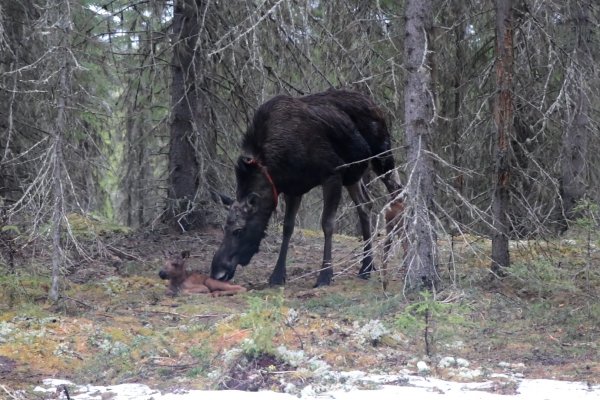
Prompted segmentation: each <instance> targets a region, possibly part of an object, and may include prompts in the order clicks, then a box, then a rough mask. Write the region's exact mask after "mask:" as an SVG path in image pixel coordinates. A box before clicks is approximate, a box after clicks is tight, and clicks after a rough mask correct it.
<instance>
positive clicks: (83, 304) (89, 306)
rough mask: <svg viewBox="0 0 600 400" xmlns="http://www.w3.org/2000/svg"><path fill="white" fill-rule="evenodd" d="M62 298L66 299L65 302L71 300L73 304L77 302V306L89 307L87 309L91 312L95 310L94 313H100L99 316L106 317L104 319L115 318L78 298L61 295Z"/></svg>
mask: <svg viewBox="0 0 600 400" xmlns="http://www.w3.org/2000/svg"><path fill="white" fill-rule="evenodd" d="M60 298H62V299H65V300H71V301H72V302H75V303H77V304H80V305H82V306H84V307H87V308H89V309H90V310H94V312H96V313H98V314H100V315H102V316H104V317H109V318H114V316H113V315H110V314H106V313H103V312H101V311H99V310H98V309H97V308H96V307H94V306H93V305H91V304H88V303H86V302H85V301H82V300H79V299H76V298H74V297H70V296H67V295H65V294H61V295H60Z"/></svg>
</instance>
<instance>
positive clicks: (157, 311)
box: [138, 309, 226, 318]
mask: <svg viewBox="0 0 600 400" xmlns="http://www.w3.org/2000/svg"><path fill="white" fill-rule="evenodd" d="M138 310H139V311H140V312H146V313H152V314H166V315H173V316H175V317H180V318H217V317H223V316H225V315H226V314H196V315H186V314H180V313H176V312H173V311H161V310H141V309H138Z"/></svg>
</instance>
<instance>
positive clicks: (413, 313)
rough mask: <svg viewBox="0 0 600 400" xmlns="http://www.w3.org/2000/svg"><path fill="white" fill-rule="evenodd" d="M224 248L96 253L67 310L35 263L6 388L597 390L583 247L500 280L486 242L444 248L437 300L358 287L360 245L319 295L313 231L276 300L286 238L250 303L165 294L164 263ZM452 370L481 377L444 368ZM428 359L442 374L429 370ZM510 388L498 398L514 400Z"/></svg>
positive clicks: (15, 307)
mask: <svg viewBox="0 0 600 400" xmlns="http://www.w3.org/2000/svg"><path fill="white" fill-rule="evenodd" d="M220 237H221V232H220V231H219V230H211V231H207V232H202V233H187V234H173V233H168V232H167V231H153V232H147V233H144V234H123V233H118V234H110V235H105V236H103V237H101V238H96V239H94V240H88V241H87V242H86V249H88V253H87V254H88V257H81V256H79V257H78V258H76V257H73V258H72V259H71V261H72V263H73V266H72V267H70V268H69V269H68V270H66V271H65V273H66V279H65V282H64V285H63V288H62V293H63V296H62V298H61V301H60V302H59V304H58V305H56V304H50V303H48V302H47V300H46V295H47V290H48V282H49V281H48V276H47V274H46V273H44V272H39V271H45V270H47V267H45V266H47V264H45V263H47V262H48V258H47V257H46V256H45V254H44V253H43V252H41V251H37V250H36V251H34V250H35V249H33V248H32V249H29V250H30V251H31V253H29V254H32V253H35V254H36V257H35V258H34V259H33V261H35V262H33V261H32V259H31V258H28V260H29V263H30V264H31V265H30V264H27V266H23V271H25V270H26V271H29V272H27V273H25V272H22V273H19V274H17V275H15V276H8V277H5V278H4V282H3V283H2V284H3V286H4V287H5V290H4V293H3V295H2V298H1V299H0V300H2V301H1V302H0V382H2V384H3V385H5V386H6V387H10V388H12V389H16V388H28V387H32V386H33V385H36V384H38V383H39V382H40V381H41V380H42V379H44V378H48V377H57V378H66V379H71V380H73V381H76V382H88V383H102V384H109V383H125V382H140V383H147V384H149V385H152V386H156V387H160V388H165V389H167V388H169V389H173V388H223V389H225V388H230V389H242V390H258V389H261V388H270V389H275V390H289V388H290V387H298V388H300V387H303V386H306V385H308V384H313V385H316V384H325V383H324V382H323V379H322V378H323V376H325V375H323V373H322V371H323V370H335V371H352V370H361V371H365V372H376V373H377V372H379V373H396V372H399V371H408V372H411V373H427V374H431V375H433V376H438V377H442V378H447V379H458V380H481V379H495V378H494V377H495V376H496V375H495V374H510V375H513V376H524V377H528V378H555V379H566V380H575V381H584V382H589V383H599V382H600V349H599V345H600V341H599V339H598V338H599V334H600V306H599V301H598V295H597V293H598V291H597V290H596V289H597V288H598V282H600V279H599V277H598V271H597V268H596V270H593V271H592V273H591V275H590V273H589V271H587V272H588V273H587V274H582V273H580V272H581V268H582V265H588V264H589V256H587V257H588V260H587V263H584V261H583V260H584V258H583V257H584V255H583V252H582V251H580V249H581V248H583V246H582V245H581V243H578V242H574V243H575V244H568V245H563V244H553V245H548V244H547V243H546V244H544V245H540V244H535V245H531V243H529V244H527V246H525V245H523V246H522V247H519V248H516V249H514V250H513V253H514V254H515V256H514V257H513V262H514V263H515V264H517V265H519V267H515V274H514V276H509V277H508V278H506V279H505V280H503V281H502V282H496V281H493V280H491V279H490V277H489V273H488V271H487V265H486V264H487V261H486V258H485V252H486V249H487V246H488V245H489V243H486V242H485V241H484V240H482V239H477V238H461V239H460V240H459V241H458V242H457V244H456V245H455V246H450V243H449V242H448V240H446V241H444V240H441V241H440V243H439V245H440V248H441V249H442V251H441V253H440V260H441V264H440V273H441V275H442V282H443V285H442V288H441V290H440V291H439V292H438V293H436V294H435V298H432V297H429V296H427V295H425V294H410V295H408V294H405V293H403V280H402V277H400V276H395V277H394V280H393V282H392V284H391V287H390V288H389V289H388V290H387V292H384V291H383V290H382V287H381V284H380V281H379V277H378V275H377V274H375V276H373V277H372V279H371V280H369V281H365V280H362V279H358V278H357V277H356V272H357V271H358V264H357V254H359V252H360V243H359V241H358V240H357V239H355V238H353V237H348V236H341V235H338V236H336V237H335V242H334V268H335V270H336V276H335V279H334V282H333V284H332V285H331V286H330V287H325V288H318V289H315V288H313V285H314V283H315V281H316V271H317V269H318V266H319V265H320V259H321V252H322V238H321V234H320V233H319V232H312V231H304V230H297V232H296V233H295V235H294V237H293V239H292V245H291V247H290V251H289V255H288V281H287V284H286V286H285V288H270V287H268V285H267V284H266V282H267V280H268V276H269V274H270V273H271V271H272V267H273V266H274V264H275V260H276V257H277V253H278V249H279V242H280V239H279V234H278V232H277V231H276V229H275V228H273V230H272V231H270V233H269V235H268V237H267V238H266V240H265V241H264V242H263V244H262V245H261V252H260V253H259V254H257V255H256V256H255V257H254V258H253V260H252V262H251V264H250V265H249V266H247V267H244V268H241V267H240V268H238V271H237V274H236V277H235V282H236V283H238V284H242V285H244V286H246V287H247V288H248V289H249V291H248V293H245V294H240V295H235V296H232V297H221V298H213V297H210V296H206V295H188V296H179V297H170V296H167V295H166V294H165V283H164V282H163V281H161V280H160V279H159V278H158V276H157V273H158V270H159V269H160V266H161V263H162V261H163V256H162V251H163V250H165V249H170V250H175V251H181V250H190V251H191V259H190V261H189V266H190V267H192V268H193V269H197V270H200V271H203V272H208V270H209V265H210V261H211V259H212V255H213V254H214V251H215V250H216V248H217V246H218V244H219V241H220ZM569 243H571V242H569ZM450 249H452V252H451V251H450ZM451 255H452V257H451ZM542 256H543V260H551V261H548V263H547V264H544V263H543V262H542V261H539V259H540V257H542ZM20 260H21V262H24V260H25V258H24V257H23V254H21V258H20ZM564 260H570V261H569V262H565V261H564ZM450 261H452V262H451V263H450ZM36 271H37V272H36ZM519 273H520V275H519ZM584 276H585V279H584ZM524 277H527V279H525V278H524ZM286 352H287V353H289V354H287V355H286V356H282V354H283V353H286ZM444 357H446V358H447V357H454V359H455V360H458V359H464V360H467V361H468V364H464V365H455V366H452V367H446V366H443V365H442V364H440V361H441V360H442V359H443V358H444ZM419 361H423V362H425V363H426V364H427V365H428V366H429V368H430V370H429V371H426V372H424V371H422V370H421V371H420V370H419V367H418V366H417V364H418V362H419ZM459 364H460V363H459ZM498 379H500V380H499V384H498V388H497V390H498V392H507V393H510V391H511V386H510V385H509V384H506V383H503V381H502V379H501V378H498Z"/></svg>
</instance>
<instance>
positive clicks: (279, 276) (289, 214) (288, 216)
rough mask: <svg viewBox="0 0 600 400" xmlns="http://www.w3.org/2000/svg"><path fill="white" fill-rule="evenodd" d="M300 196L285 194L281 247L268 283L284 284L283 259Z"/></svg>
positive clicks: (294, 222) (292, 228)
mask: <svg viewBox="0 0 600 400" xmlns="http://www.w3.org/2000/svg"><path fill="white" fill-rule="evenodd" d="M301 200H302V196H289V195H285V217H284V220H283V238H282V240H281V249H280V250H279V257H277V264H275V269H274V270H273V273H272V274H271V277H270V278H269V285H271V286H276V285H284V284H285V278H286V272H285V261H286V258H287V251H288V247H289V245H290V238H291V237H292V233H294V226H295V224H296V214H298V208H300V202H301Z"/></svg>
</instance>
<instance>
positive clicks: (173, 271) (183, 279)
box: [158, 251, 246, 296]
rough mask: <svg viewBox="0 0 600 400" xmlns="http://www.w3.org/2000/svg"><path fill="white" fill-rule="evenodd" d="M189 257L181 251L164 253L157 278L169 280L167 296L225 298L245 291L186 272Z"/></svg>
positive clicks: (192, 272)
mask: <svg viewBox="0 0 600 400" xmlns="http://www.w3.org/2000/svg"><path fill="white" fill-rule="evenodd" d="M189 255H190V252H189V251H183V252H182V253H181V254H171V253H169V252H165V257H166V260H165V265H164V267H163V269H161V270H160V272H159V273H158V276H159V277H160V278H161V279H165V280H166V279H168V280H169V287H168V289H167V293H168V294H171V295H173V296H175V295H177V294H179V293H183V294H193V293H210V294H211V296H227V295H233V294H236V293H240V292H245V291H246V288H245V287H243V286H240V285H233V284H231V283H228V282H221V281H218V280H216V279H212V278H209V277H208V276H207V275H204V274H202V273H200V272H197V271H188V270H187V269H186V268H185V259H186V258H188V257H189Z"/></svg>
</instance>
